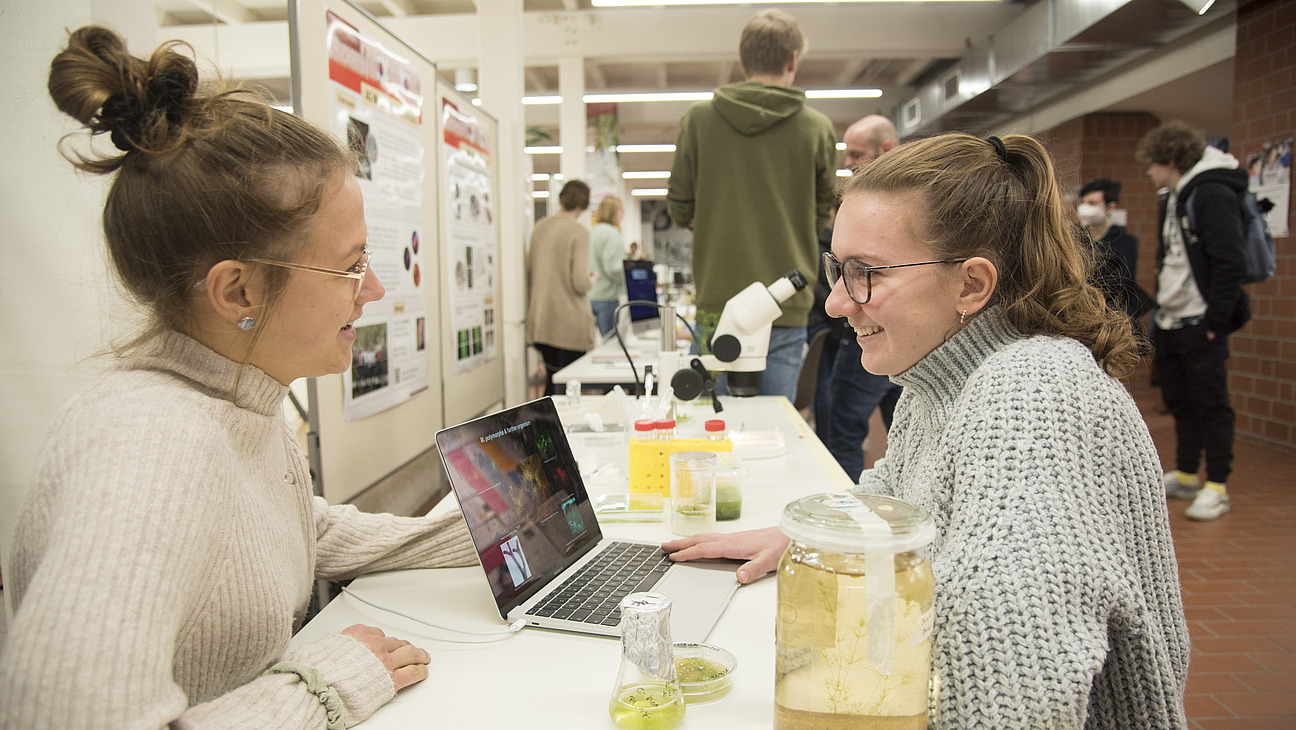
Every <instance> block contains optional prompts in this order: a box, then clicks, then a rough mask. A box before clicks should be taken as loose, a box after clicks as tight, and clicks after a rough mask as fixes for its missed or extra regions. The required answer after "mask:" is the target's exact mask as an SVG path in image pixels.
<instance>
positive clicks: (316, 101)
mask: <svg viewBox="0 0 1296 730" xmlns="http://www.w3.org/2000/svg"><path fill="white" fill-rule="evenodd" d="M289 38H290V44H291V46H292V83H293V100H294V105H295V109H294V111H295V112H296V113H298V114H300V115H302V116H303V117H305V118H306V119H309V120H311V121H313V122H315V123H316V124H319V125H321V126H323V127H325V128H327V129H329V130H330V131H333V132H334V134H335V135H337V136H338V137H339V140H340V141H346V142H348V143H349V144H350V145H351V146H352V148H353V149H356V150H357V151H358V152H359V153H360V163H361V164H360V166H359V169H358V170H357V179H358V181H359V182H360V185H361V190H362V193H363V194H364V196H365V218H366V223H367V224H368V228H369V247H370V250H371V252H372V256H373V258H372V261H371V264H370V271H371V272H372V273H373V274H374V275H377V276H378V278H379V280H380V281H382V282H383V285H384V287H385V288H386V289H387V291H388V294H387V295H386V296H385V297H384V298H383V299H381V300H379V301H376V302H370V303H368V304H366V305H365V308H364V315H363V317H362V318H361V319H360V320H358V321H357V322H356V331H357V343H358V344H360V345H361V347H359V348H353V358H352V360H353V364H352V369H351V371H350V372H348V373H346V374H344V375H329V376H325V377H320V378H313V379H311V380H310V382H309V383H308V386H307V393H308V398H309V402H310V403H309V409H310V421H311V423H310V426H311V443H310V444H309V447H310V449H309V451H310V457H311V467H312V470H313V471H314V473H315V481H316V488H317V491H319V492H321V493H322V494H323V496H324V497H325V498H326V499H327V500H328V501H329V502H331V503H341V502H345V501H348V500H350V499H351V498H353V497H354V496H355V495H356V494H358V493H359V492H361V491H363V490H364V489H365V488H367V487H368V486H370V485H372V484H374V483H376V482H377V481H378V480H379V479H381V478H382V477H384V476H386V475H387V474H390V473H391V472H393V471H395V470H396V469H398V468H399V467H401V466H402V465H403V464H406V463H407V462H409V461H411V460H412V459H414V458H415V457H417V456H418V455H420V454H422V453H424V452H426V451H427V450H428V449H430V448H432V447H433V446H434V444H435V441H434V435H435V433H436V431H437V430H438V429H439V428H441V426H442V425H443V423H444V422H443V408H442V389H441V378H442V370H441V362H442V360H441V358H439V357H437V356H436V355H435V354H434V353H436V352H438V351H439V350H440V349H442V348H443V347H444V346H445V345H444V343H443V342H441V341H440V340H439V338H438V337H437V335H438V333H439V327H438V326H437V323H439V322H441V297H440V296H439V286H437V283H438V282H440V281H441V279H442V277H441V271H440V261H441V256H440V252H439V246H438V243H437V242H438V238H439V235H438V232H439V230H440V229H439V228H438V220H437V216H438V206H436V205H432V204H428V203H427V201H434V200H437V190H436V186H437V181H438V180H439V179H440V175H439V174H438V172H437V155H436V154H435V151H436V150H437V137H438V135H437V117H436V115H435V114H431V113H428V111H427V110H428V109H429V108H430V107H431V104H432V102H434V100H435V99H436V66H435V65H434V64H433V63H432V62H431V61H430V60H428V59H427V58H426V57H425V56H424V55H423V54H422V53H420V52H419V51H418V50H417V49H415V48H412V47H410V46H409V45H408V44H406V43H405V42H404V41H402V40H401V39H400V38H398V37H397V36H395V35H394V34H392V33H391V32H390V31H388V30H387V29H386V28H384V27H383V26H382V25H381V24H380V23H378V22H377V21H376V20H375V19H374V18H372V17H371V16H369V15H368V14H367V13H365V12H364V11H363V10H361V9H359V8H358V7H356V6H353V5H351V4H349V3H347V2H333V3H325V2H323V1H322V0H295V1H294V2H290V4H289ZM420 319H422V320H423V322H422V328H421V329H420V325H419V320H420ZM362 334H364V335H366V337H364V338H361V337H360V335H362ZM420 335H421V337H422V338H421V339H420ZM379 362H380V363H381V366H379V365H377V364H376V363H379Z"/></svg>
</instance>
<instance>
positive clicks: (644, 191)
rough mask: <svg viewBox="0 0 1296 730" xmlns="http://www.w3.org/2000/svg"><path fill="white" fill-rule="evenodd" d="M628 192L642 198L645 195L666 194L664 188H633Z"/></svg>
mask: <svg viewBox="0 0 1296 730" xmlns="http://www.w3.org/2000/svg"><path fill="white" fill-rule="evenodd" d="M630 194H631V195H633V196H635V197H638V198H642V197H645V196H654V195H655V196H662V195H665V194H666V188H635V189H634V190H631V191H630Z"/></svg>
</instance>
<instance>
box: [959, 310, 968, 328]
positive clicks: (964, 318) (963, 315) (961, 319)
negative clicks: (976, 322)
mask: <svg viewBox="0 0 1296 730" xmlns="http://www.w3.org/2000/svg"><path fill="white" fill-rule="evenodd" d="M966 319H967V310H966V309H964V310H963V313H962V314H960V315H959V324H963V322H964V321H965V320H966Z"/></svg>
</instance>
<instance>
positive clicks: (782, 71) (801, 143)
mask: <svg viewBox="0 0 1296 730" xmlns="http://www.w3.org/2000/svg"><path fill="white" fill-rule="evenodd" d="M804 48H805V37H804V36H803V35H802V34H801V29H800V28H799V27H798V26H797V23H796V20H795V19H793V18H792V16H790V15H788V14H787V13H784V12H782V11H780V10H766V11H763V12H761V13H759V14H757V15H756V17H754V18H752V20H751V21H750V22H749V23H747V26H746V27H745V28H743V32H742V38H741V40H740V42H739V46H738V52H739V58H740V61H741V63H742V68H743V73H744V74H745V75H746V79H747V80H746V81H744V82H742V83H739V84H730V85H728V86H722V87H720V88H718V89H716V91H715V96H714V98H712V99H711V100H710V101H704V102H699V103H697V104H694V105H693V106H692V107H691V108H690V109H689V110H688V111H687V112H686V113H685V114H684V118H683V119H681V120H680V132H679V138H678V139H677V140H676V143H675V161H674V164H673V165H672V167H671V179H670V192H668V193H667V194H666V200H667V202H668V204H669V209H670V216H671V219H672V220H674V221H675V223H676V224H677V225H680V226H688V227H690V228H692V229H693V281H694V284H695V287H696V292H695V295H696V303H697V317H698V323H699V324H700V325H701V326H702V330H703V338H704V339H705V338H706V336H707V335H709V333H710V332H711V331H713V330H714V328H715V325H716V322H717V321H718V320H719V317H720V311H721V310H722V309H723V308H724V305H725V302H727V301H729V299H730V298H731V297H733V296H734V295H735V294H737V293H738V292H739V291H741V290H742V289H744V288H745V287H747V286H748V285H749V284H751V283H752V282H754V281H758V282H760V283H762V284H766V285H768V284H771V283H773V282H774V281H775V280H776V279H778V278H779V277H781V276H783V275H784V274H786V273H787V272H788V271H790V270H792V269H799V270H800V271H801V272H802V273H803V274H806V275H808V276H814V275H815V272H817V271H818V270H819V260H818V259H819V245H818V234H819V231H820V230H821V229H822V228H823V226H824V225H825V224H826V223H827V221H828V213H829V210H830V209H831V207H832V202H833V199H834V197H835V196H836V182H837V180H836V178H837V165H836V161H837V148H836V143H837V137H836V134H835V132H834V131H833V127H832V122H830V121H829V120H828V118H827V117H826V116H824V115H823V114H821V113H819V112H817V111H815V110H814V109H811V108H810V107H808V106H806V103H805V101H806V98H805V91H804V90H803V89H798V88H793V87H792V82H793V80H794V79H795V77H796V70H797V62H798V61H799V60H800V56H801V52H802V50H803V49H804ZM813 303H814V292H813V291H812V289H811V287H806V288H805V289H803V290H801V291H800V292H798V293H797V294H795V295H793V296H792V297H791V298H790V299H788V300H787V301H785V302H783V304H782V308H783V315H782V316H781V317H779V318H778V319H777V320H775V321H774V328H773V331H772V333H771V334H770V347H769V355H768V357H767V359H766V366H765V373H764V376H763V377H762V379H761V390H760V392H761V395H784V396H787V397H788V398H789V399H792V398H794V397H795V396H796V383H797V375H798V373H799V372H800V370H801V358H802V352H803V348H804V345H805V325H806V316H807V315H808V314H809V312H810V307H811V305H812V304H813Z"/></svg>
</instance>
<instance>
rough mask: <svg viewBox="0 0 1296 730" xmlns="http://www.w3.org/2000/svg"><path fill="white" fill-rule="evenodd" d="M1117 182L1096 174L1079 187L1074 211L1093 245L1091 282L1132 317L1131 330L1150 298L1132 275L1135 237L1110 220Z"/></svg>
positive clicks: (1135, 261) (1135, 258)
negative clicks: (1078, 200) (1078, 202)
mask: <svg viewBox="0 0 1296 730" xmlns="http://www.w3.org/2000/svg"><path fill="white" fill-rule="evenodd" d="M1120 190H1121V184H1120V183H1119V182H1116V181H1115V180H1109V179H1107V178H1099V179H1097V180H1094V181H1092V182H1090V183H1087V184H1086V185H1085V186H1084V187H1082V188H1080V205H1079V206H1078V207H1077V208H1076V213H1077V214H1078V215H1079V217H1080V225H1082V226H1084V228H1085V231H1086V232H1087V233H1088V234H1089V239H1090V240H1091V241H1092V242H1093V247H1094V258H1095V266H1094V275H1095V277H1094V278H1095V281H1094V282H1093V283H1094V284H1095V285H1096V286H1097V287H1098V288H1099V289H1101V290H1102V291H1103V294H1104V295H1105V296H1106V297H1107V305H1108V306H1109V307H1111V308H1112V309H1115V310H1117V311H1124V312H1125V313H1126V314H1128V315H1129V317H1130V319H1131V320H1133V321H1134V327H1135V332H1136V333H1137V332H1139V331H1140V330H1141V329H1142V328H1141V325H1140V324H1139V321H1138V320H1139V318H1140V317H1142V316H1143V315H1144V314H1146V313H1147V311H1148V310H1149V309H1150V308H1151V306H1152V298H1151V297H1150V296H1149V295H1148V293H1147V292H1146V291H1144V290H1143V288H1142V287H1141V286H1139V285H1138V282H1137V281H1136V280H1135V278H1134V272H1135V271H1136V270H1137V266H1138V239H1137V238H1135V237H1134V236H1132V235H1130V233H1129V231H1127V230H1125V227H1124V226H1120V225H1116V224H1114V223H1112V221H1111V216H1112V211H1113V210H1115V209H1116V203H1117V201H1118V200H1120Z"/></svg>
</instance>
